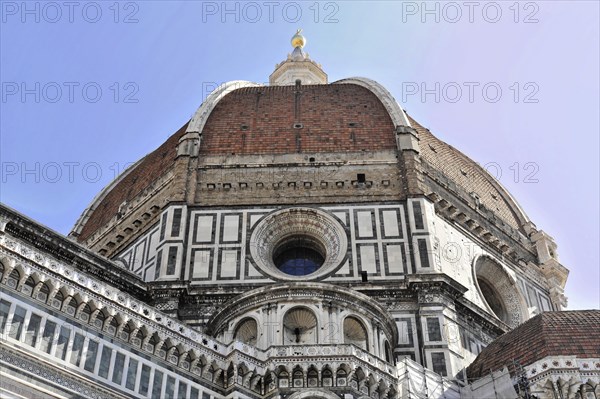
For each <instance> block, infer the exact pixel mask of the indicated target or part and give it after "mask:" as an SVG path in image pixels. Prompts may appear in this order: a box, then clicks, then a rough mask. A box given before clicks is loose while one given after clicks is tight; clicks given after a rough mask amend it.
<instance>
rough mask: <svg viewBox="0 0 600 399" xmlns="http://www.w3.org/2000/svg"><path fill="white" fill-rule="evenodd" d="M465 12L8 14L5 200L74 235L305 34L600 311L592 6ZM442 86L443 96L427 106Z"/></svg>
mask: <svg viewBox="0 0 600 399" xmlns="http://www.w3.org/2000/svg"><path fill="white" fill-rule="evenodd" d="M23 4H26V6H25V7H27V9H24V8H23ZM48 4H50V5H48ZM471 4H473V6H472V8H469V6H466V5H465V2H460V1H459V2H428V3H426V5H425V7H426V8H427V10H428V11H430V13H427V12H426V11H427V10H424V7H423V6H424V3H423V2H421V1H419V2H406V1H404V2H401V1H387V2H365V1H336V2H326V1H323V2H313V1H310V2H295V3H294V2H291V3H290V2H288V3H285V2H277V1H275V2H271V3H268V2H262V1H258V2H250V3H248V2H228V3H227V6H226V7H227V9H228V10H229V11H227V10H226V9H224V7H223V3H222V2H221V1H218V2H199V1H181V2H177V1H170V2H163V1H137V2H126V1H125V2H118V3H115V2H113V1H107V2H97V3H95V2H75V4H74V5H73V8H72V9H69V8H68V6H66V5H64V3H63V2H35V1H29V2H26V3H23V2H21V1H18V2H12V1H1V2H0V7H1V8H0V12H1V14H0V15H1V18H2V20H1V24H0V29H1V30H0V33H1V38H0V44H1V54H0V57H1V76H0V80H1V82H2V98H0V101H1V102H0V107H1V109H0V111H1V115H0V120H1V121H0V128H1V145H2V146H1V150H0V155H1V162H2V176H1V178H2V189H1V191H0V199H1V201H2V202H4V203H6V204H8V205H9V206H11V207H13V208H15V209H17V210H19V211H20V212H22V213H24V214H26V215H28V216H30V217H32V218H33V219H35V220H37V221H39V222H41V223H43V224H45V225H47V226H49V227H51V228H53V229H55V230H57V231H59V232H61V233H65V234H66V233H68V231H69V230H70V228H71V227H72V225H73V224H74V223H75V221H76V219H77V217H78V216H79V215H80V213H81V212H82V211H83V209H84V208H85V207H86V206H87V205H88V204H89V202H90V201H91V199H92V198H93V197H94V195H95V194H96V193H98V192H99V191H100V190H101V188H102V187H103V186H104V185H106V184H108V183H109V182H110V180H111V179H112V178H114V177H115V174H116V173H117V171H120V170H122V169H123V168H124V166H126V164H127V163H129V162H134V161H136V160H138V159H139V158H141V157H142V156H143V155H145V154H146V153H148V152H149V151H151V150H153V149H155V148H156V147H157V146H158V145H160V144H161V143H162V142H163V141H164V140H165V139H166V138H167V137H168V136H169V135H170V134H171V133H173V132H174V131H175V130H177V129H178V128H179V127H180V126H181V125H182V124H183V123H185V122H186V121H187V120H188V119H189V117H190V116H191V115H192V114H193V113H194V111H195V110H196V108H197V107H198V106H199V105H200V103H201V102H202V100H203V99H204V97H205V96H206V94H207V93H206V91H207V88H209V87H213V86H214V85H215V84H219V83H222V82H226V81H229V80H234V79H244V80H251V81H256V82H266V81H267V80H268V76H269V74H270V73H271V72H272V71H273V68H274V65H275V64H276V63H277V62H280V61H281V60H283V59H284V58H285V56H286V54H287V53H288V52H290V51H291V47H290V45H289V39H290V37H291V36H292V35H293V33H294V32H295V30H296V29H297V28H300V27H301V28H303V29H304V33H305V35H306V37H307V38H308V45H307V47H306V51H307V52H308V53H309V54H310V55H311V57H312V58H313V59H315V60H316V61H317V62H319V63H321V64H322V65H323V68H324V69H325V71H326V72H327V73H328V74H329V79H330V81H335V80H338V79H342V78H345V77H350V76H365V77H369V78H372V79H375V80H377V81H379V82H380V83H382V84H383V85H384V86H386V87H387V88H388V90H390V92H391V93H392V94H393V95H394V96H395V97H396V99H397V100H398V101H399V102H400V103H401V105H402V106H403V107H404V108H405V109H407V110H408V112H409V113H410V114H411V115H412V116H413V117H414V118H415V119H417V120H418V121H419V122H420V123H421V124H423V125H424V126H426V127H429V128H430V129H431V130H432V131H433V132H434V133H435V134H436V135H437V136H438V137H439V138H441V139H443V140H445V141H446V142H448V143H449V144H451V145H453V146H455V147H457V148H459V149H460V150H461V151H463V152H465V153H466V154H467V155H469V156H470V157H472V158H473V159H474V160H475V161H477V162H479V163H480V164H482V165H488V166H489V167H490V170H491V171H492V170H493V171H494V172H495V174H496V175H497V177H498V178H499V180H500V182H501V183H502V184H504V185H505V186H506V187H507V188H508V189H509V191H510V192H511V193H512V194H513V195H514V196H515V197H516V198H517V200H518V201H519V203H520V204H521V205H522V207H523V208H524V209H525V211H526V212H527V214H528V215H529V216H530V218H531V219H532V220H533V221H534V222H535V223H536V225H537V227H538V228H539V229H542V230H544V231H546V232H547V233H549V234H550V235H552V236H553V237H554V238H555V239H556V241H557V243H558V246H559V254H560V257H561V261H562V263H563V264H564V265H565V266H566V267H568V268H569V269H570V270H571V274H570V277H569V281H568V283H567V295H568V296H569V300H570V301H569V308H572V309H580V308H599V307H600V294H599V290H600V288H599V287H600V273H599V269H600V266H599V263H600V261H599V249H598V248H599V246H598V242H599V241H600V238H599V235H598V233H599V227H598V226H599V213H598V209H599V201H598V198H599V164H598V159H599V143H598V136H599V131H600V126H599V108H600V105H599V94H598V93H599V90H600V89H599V60H598V59H599V48H600V43H599V28H598V21H599V20H600V15H599V8H598V2H596V1H569V2H567V1H564V2H561V1H536V2H519V3H516V2H513V1H507V2H502V1H501V2H485V1H484V2H474V3H471ZM56 5H58V6H56ZM270 7H271V8H270ZM317 10H318V14H317V12H316V11H317ZM117 11H118V12H117ZM257 11H260V15H259V14H257ZM298 11H299V12H300V14H298ZM270 12H271V15H269V14H270ZM498 12H500V14H498ZM459 14H460V15H459ZM436 19H437V21H436ZM236 20H237V21H236ZM94 21H95V22H94ZM127 22H128V23H127ZM436 82H439V90H437V93H438V94H439V96H440V98H439V101H437V102H436V98H435V93H432V94H428V95H426V96H425V97H424V98H422V97H421V90H422V89H423V88H426V89H432V90H433V92H435V91H436V90H435V88H436ZM36 84H39V86H36ZM115 84H116V85H115ZM469 85H470V86H471V87H473V90H474V91H473V97H472V101H470V99H469ZM484 86H485V87H486V91H485V92H484V91H483V87H484ZM69 87H71V88H72V90H73V91H72V93H69V91H70V90H69ZM84 87H85V91H84V90H83V88H84ZM457 87H459V88H461V91H462V96H461V97H457V91H456V88H457ZM57 88H60V90H61V93H60V98H59V97H58V94H57V93H58V92H57ZM98 88H99V89H100V90H101V91H102V94H101V95H100V96H97V95H96V90H97V89H98ZM117 88H118V89H117ZM497 88H500V89H501V90H502V94H501V96H499V97H498V98H497V101H496V102H492V101H493V100H494V97H496V93H495V90H497ZM23 89H25V90H29V92H26V94H24V92H23ZM411 90H412V91H411ZM415 90H418V92H417V93H414V91H415ZM517 92H518V94H519V98H518V99H517V101H516V102H515V94H516V93H517ZM23 94H24V95H23ZM69 94H72V98H69V97H70V96H69ZM36 96H39V98H36ZM96 97H97V98H96ZM38 100H39V101H38ZM96 100H97V101H96ZM131 100H133V101H131ZM94 101H96V102H94ZM531 101H534V102H531ZM36 164H37V165H39V166H36ZM491 168H494V169H491ZM25 170H29V171H30V172H28V173H25V174H23V172H24V171H25ZM499 170H501V175H500V173H499V172H496V171H499ZM517 170H518V171H519V173H518V174H517V173H516V171H517ZM57 173H58V174H57ZM536 180H537V181H536Z"/></svg>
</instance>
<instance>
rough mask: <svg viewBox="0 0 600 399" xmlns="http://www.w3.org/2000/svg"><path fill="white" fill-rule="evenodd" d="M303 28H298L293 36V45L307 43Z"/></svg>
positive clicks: (297, 45)
mask: <svg viewBox="0 0 600 399" xmlns="http://www.w3.org/2000/svg"><path fill="white" fill-rule="evenodd" d="M301 32H302V29H298V30H297V31H296V34H295V35H294V36H293V37H292V47H294V48H296V47H300V48H302V47H304V46H305V45H306V38H305V37H304V36H302V35H301Z"/></svg>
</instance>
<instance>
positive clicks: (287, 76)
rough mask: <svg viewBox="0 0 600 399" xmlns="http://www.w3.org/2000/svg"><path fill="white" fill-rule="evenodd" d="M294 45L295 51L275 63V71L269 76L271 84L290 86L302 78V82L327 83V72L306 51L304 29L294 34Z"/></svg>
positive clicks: (292, 41)
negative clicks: (283, 59)
mask: <svg viewBox="0 0 600 399" xmlns="http://www.w3.org/2000/svg"><path fill="white" fill-rule="evenodd" d="M291 43H292V47H293V48H294V51H292V53H291V54H288V56H287V59H286V60H285V61H282V62H281V63H279V64H277V65H275V71H274V72H273V73H272V74H271V76H269V84H270V85H271V86H288V85H294V84H296V81H297V80H300V82H301V83H302V84H309V85H310V84H312V85H314V84H327V74H326V73H325V72H324V71H323V69H322V68H321V65H320V64H317V63H316V62H314V61H313V60H311V59H310V57H309V55H308V54H307V53H305V52H304V50H303V48H304V46H306V38H305V37H304V36H303V35H302V29H298V30H297V31H296V34H295V35H294V36H292V40H291Z"/></svg>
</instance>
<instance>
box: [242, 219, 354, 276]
mask: <svg viewBox="0 0 600 399" xmlns="http://www.w3.org/2000/svg"><path fill="white" fill-rule="evenodd" d="M347 247H348V240H347V237H346V231H345V230H344V228H343V227H342V225H341V224H340V223H339V222H338V221H337V219H335V218H334V217H333V216H331V215H329V214H328V213H326V212H323V211H321V210H318V209H313V208H290V209H284V210H280V211H277V212H274V213H271V214H270V215H267V216H266V217H265V218H264V219H263V220H262V221H260V222H259V223H258V225H257V226H256V228H255V229H254V231H253V233H252V236H251V238H250V253H251V255H252V257H253V258H254V261H255V262H256V265H257V266H258V267H259V268H260V269H261V270H262V271H263V272H265V273H267V274H269V275H270V276H272V277H274V278H277V279H280V280H306V279H307V278H309V279H317V278H321V277H324V276H325V275H328V274H329V273H332V272H333V271H335V270H336V269H337V268H338V267H339V266H341V264H342V262H343V261H344V260H345V258H346V252H347Z"/></svg>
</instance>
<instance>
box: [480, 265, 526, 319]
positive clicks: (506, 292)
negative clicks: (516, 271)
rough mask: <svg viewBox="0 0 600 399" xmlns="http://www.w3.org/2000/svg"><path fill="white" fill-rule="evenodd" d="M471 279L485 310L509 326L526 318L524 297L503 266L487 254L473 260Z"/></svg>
mask: <svg viewBox="0 0 600 399" xmlns="http://www.w3.org/2000/svg"><path fill="white" fill-rule="evenodd" d="M473 281H474V283H475V286H476V287H477V290H478V293H479V295H480V296H481V298H482V299H483V302H484V304H485V305H486V310H487V311H488V312H490V313H491V314H493V315H494V316H496V317H497V318H498V319H500V320H502V321H503V322H504V323H506V324H508V325H509V326H511V327H516V326H518V325H519V324H521V323H522V322H523V321H525V320H527V319H528V316H529V314H528V309H527V303H526V302H525V299H524V298H523V296H522V295H521V293H520V292H519V288H518V287H517V284H516V281H515V280H514V278H513V277H511V276H510V274H509V273H508V272H507V271H506V270H505V267H504V266H502V265H501V264H500V263H498V262H497V261H496V260H495V259H493V258H491V257H490V256H487V255H480V256H477V257H476V258H475V259H474V260H473Z"/></svg>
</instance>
